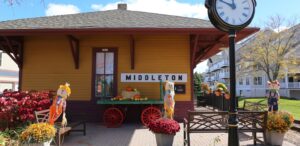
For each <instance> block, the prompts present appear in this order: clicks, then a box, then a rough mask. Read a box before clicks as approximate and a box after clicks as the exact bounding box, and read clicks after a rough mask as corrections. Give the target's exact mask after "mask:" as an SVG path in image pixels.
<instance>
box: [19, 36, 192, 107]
mask: <svg viewBox="0 0 300 146" xmlns="http://www.w3.org/2000/svg"><path fill="white" fill-rule="evenodd" d="M78 38H79V40H80V63H79V69H78V70H76V69H75V67H74V63H73V58H72V54H71V50H70V46H69V42H68V39H67V37H66V36H47V37H46V36H31V37H26V38H25V51H24V53H25V54H24V69H23V83H22V86H23V90H31V89H35V90H45V89H46V90H48V89H51V90H56V89H57V87H58V85H59V84H63V83H64V82H69V83H70V84H71V89H72V95H71V97H70V100H90V99H91V82H92V81H91V79H92V76H91V75H92V48H93V47H117V48H118V93H120V92H121V91H122V89H124V88H125V87H127V86H131V87H133V88H137V89H138V90H140V92H141V93H142V96H146V97H148V98H159V83H120V74H121V73H186V74H187V75H188V82H187V83H186V94H184V95H179V94H178V95H176V96H175V98H176V100H177V101H190V100H191V92H190V91H191V89H190V54H189V53H190V52H189V48H190V46H189V36H188V35H136V36H134V38H135V45H136V46H135V69H134V70H131V69H130V36H129V35H123V36H122V35H120V36H116V35H101V36H100V35H99V36H95V35H93V36H78Z"/></svg>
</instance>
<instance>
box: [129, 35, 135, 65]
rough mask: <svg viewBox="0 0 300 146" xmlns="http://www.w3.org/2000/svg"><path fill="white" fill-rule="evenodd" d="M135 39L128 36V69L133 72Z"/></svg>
mask: <svg viewBox="0 0 300 146" xmlns="http://www.w3.org/2000/svg"><path fill="white" fill-rule="evenodd" d="M134 60H135V39H134V37H133V36H132V35H130V63H131V64H130V65H131V66H130V68H131V70H134V67H135V62H134Z"/></svg>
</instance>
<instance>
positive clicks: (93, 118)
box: [67, 101, 194, 123]
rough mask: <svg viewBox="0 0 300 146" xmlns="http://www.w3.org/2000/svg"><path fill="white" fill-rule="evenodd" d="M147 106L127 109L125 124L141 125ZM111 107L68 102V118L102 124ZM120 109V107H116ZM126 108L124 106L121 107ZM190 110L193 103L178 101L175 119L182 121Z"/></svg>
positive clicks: (87, 102)
mask: <svg viewBox="0 0 300 146" xmlns="http://www.w3.org/2000/svg"><path fill="white" fill-rule="evenodd" d="M146 106H147V105H128V106H127V108H126V109H124V108H122V109H123V110H126V111H127V112H126V118H125V121H124V122H125V123H140V114H141V111H142V110H143V109H144V108H145V107H146ZM107 107H110V105H98V104H96V103H94V102H92V101H67V118H68V120H70V121H78V120H83V119H85V120H86V121H88V122H102V115H103V112H104V110H105V109H106V108H107ZM116 107H118V106H116ZM121 107H124V106H121ZM188 110H194V105H193V102H192V101H177V102H176V104H175V115H174V118H175V120H177V121H182V120H183V118H184V117H186V112H187V111H188Z"/></svg>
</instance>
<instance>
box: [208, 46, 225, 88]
mask: <svg viewBox="0 0 300 146" xmlns="http://www.w3.org/2000/svg"><path fill="white" fill-rule="evenodd" d="M207 67H208V69H207V70H206V72H205V73H204V82H206V83H208V84H209V85H210V86H211V87H213V86H214V83H215V82H222V83H225V84H226V85H229V56H228V49H227V50H224V51H222V52H220V53H218V54H217V55H215V56H213V57H211V58H210V59H209V60H208V61H207Z"/></svg>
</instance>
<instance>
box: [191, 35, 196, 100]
mask: <svg viewBox="0 0 300 146" xmlns="http://www.w3.org/2000/svg"><path fill="white" fill-rule="evenodd" d="M192 39H193V36H192V35H190V86H191V101H193V99H194V98H193V97H194V84H193V83H194V72H193V71H194V60H193V59H194V58H193V50H194V45H193V42H192V41H191V40H192ZM196 41H198V40H196ZM194 43H196V42H194Z"/></svg>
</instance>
